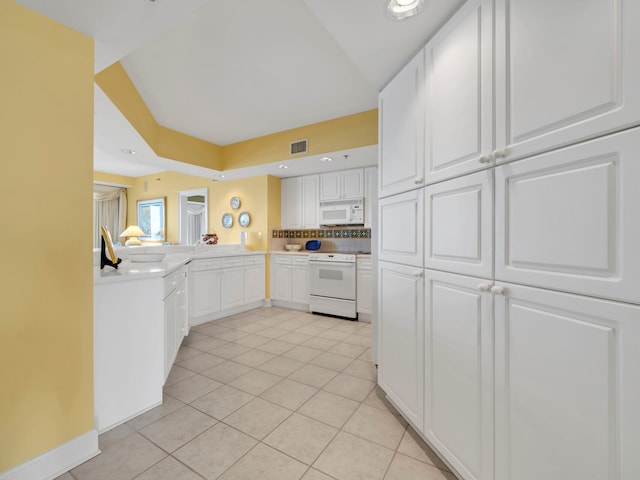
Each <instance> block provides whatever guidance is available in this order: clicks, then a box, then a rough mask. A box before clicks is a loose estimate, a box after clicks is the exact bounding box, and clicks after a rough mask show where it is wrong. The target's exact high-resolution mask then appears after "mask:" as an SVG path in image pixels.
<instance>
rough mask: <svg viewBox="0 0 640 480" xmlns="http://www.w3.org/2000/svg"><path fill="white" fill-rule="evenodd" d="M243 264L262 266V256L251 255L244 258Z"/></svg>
mask: <svg viewBox="0 0 640 480" xmlns="http://www.w3.org/2000/svg"><path fill="white" fill-rule="evenodd" d="M244 264H245V265H246V266H250V265H264V255H252V256H249V257H244Z"/></svg>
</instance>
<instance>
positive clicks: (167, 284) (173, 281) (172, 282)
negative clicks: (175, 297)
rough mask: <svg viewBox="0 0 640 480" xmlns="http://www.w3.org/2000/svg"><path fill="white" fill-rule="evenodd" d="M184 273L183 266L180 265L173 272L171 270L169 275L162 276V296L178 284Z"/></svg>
mask: <svg viewBox="0 0 640 480" xmlns="http://www.w3.org/2000/svg"><path fill="white" fill-rule="evenodd" d="M184 273H185V267H181V268H179V269H177V270H176V271H175V272H171V273H170V274H169V275H167V276H166V277H164V297H166V296H167V295H169V293H171V291H172V290H174V289H175V288H176V287H177V286H178V284H179V283H180V281H181V280H182V279H183V278H184Z"/></svg>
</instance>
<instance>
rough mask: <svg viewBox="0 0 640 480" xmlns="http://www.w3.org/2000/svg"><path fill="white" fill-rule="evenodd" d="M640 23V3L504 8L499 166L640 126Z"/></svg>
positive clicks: (510, 1) (546, 1) (500, 12)
mask: <svg viewBox="0 0 640 480" xmlns="http://www.w3.org/2000/svg"><path fill="white" fill-rule="evenodd" d="M638 18H640V2H638V1H637V0H591V1H589V2H580V1H577V0H574V1H571V2H562V3H561V4H560V3H559V2H557V1H555V0H539V1H530V0H497V1H496V44H495V52H496V59H495V64H496V92H497V96H496V144H497V148H498V150H502V149H506V151H505V155H506V156H505V157H504V158H499V159H498V161H499V162H503V161H508V160H512V159H514V158H521V157H524V156H527V155H530V154H533V153H538V152H541V151H547V150H551V149H552V148H557V147H560V146H564V145H568V144H571V143H576V142H578V141H582V140H585V139H588V138H592V137H595V136H598V135H602V134H605V133H610V132H613V131H615V130H620V129H622V128H625V127H627V126H631V125H638V124H639V123H640V89H638V88H637V87H638V85H640V56H639V55H638V54H637V49H636V47H637V45H640V29H638ZM541 25H543V26H544V28H541Z"/></svg>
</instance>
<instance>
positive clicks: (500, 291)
mask: <svg viewBox="0 0 640 480" xmlns="http://www.w3.org/2000/svg"><path fill="white" fill-rule="evenodd" d="M491 293H493V294H494V295H505V294H506V293H507V289H506V288H504V287H499V286H497V285H495V286H493V287H491Z"/></svg>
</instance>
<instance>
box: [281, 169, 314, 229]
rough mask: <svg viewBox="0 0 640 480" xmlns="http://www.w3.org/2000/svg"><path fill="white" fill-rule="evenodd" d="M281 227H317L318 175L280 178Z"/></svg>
mask: <svg viewBox="0 0 640 480" xmlns="http://www.w3.org/2000/svg"><path fill="white" fill-rule="evenodd" d="M282 227H283V228H318V175H305V176H304V177H293V178H284V179H282Z"/></svg>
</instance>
